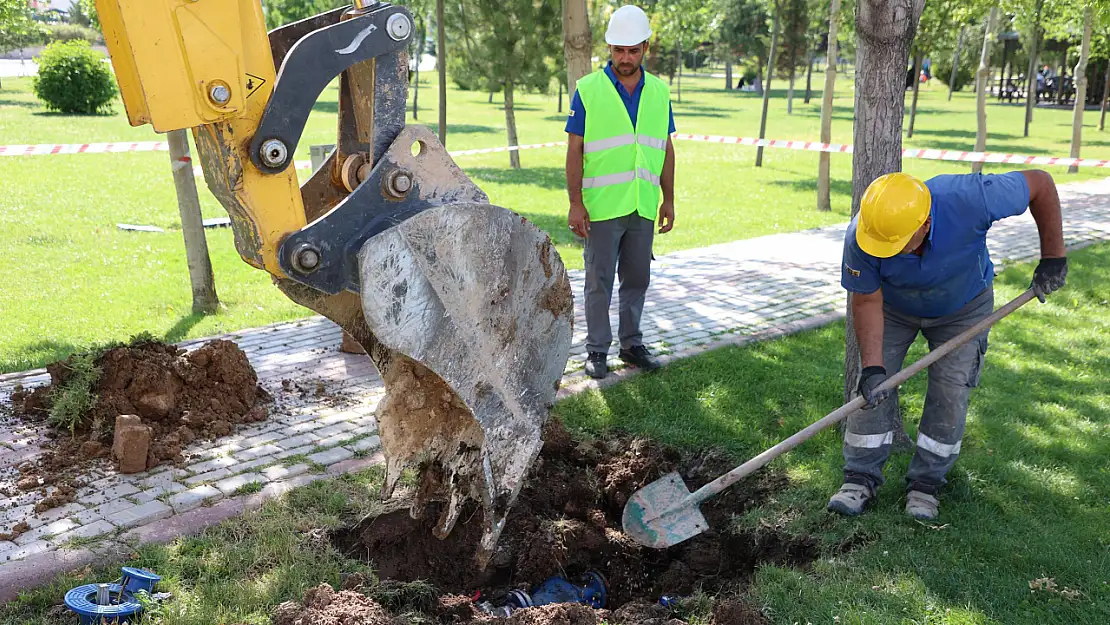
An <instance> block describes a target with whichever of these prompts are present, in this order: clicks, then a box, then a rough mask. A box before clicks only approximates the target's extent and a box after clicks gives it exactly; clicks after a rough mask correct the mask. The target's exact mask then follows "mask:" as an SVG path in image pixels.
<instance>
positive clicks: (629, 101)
mask: <svg viewBox="0 0 1110 625" xmlns="http://www.w3.org/2000/svg"><path fill="white" fill-rule="evenodd" d="M605 75H606V76H608V77H609V80H611V81H613V86H614V87H616V88H617V94H618V95H620V97H621V100H622V101H623V102H624V108H625V109H626V110H627V111H628V118H629V119H631V120H632V127H633V128H635V127H636V114H637V113H638V112H639V110H640V94H641V93H643V91H644V68H643V67H641V68H640V82H639V83H637V84H636V88H635V89H633V90H632V93H628V89H625V88H624V85H623V84H622V83H621V81H620V80H619V79H618V78H617V74H616V72H614V71H613V62H612V61H609V64H608V65H606V66H605ZM668 106H669V103H668ZM670 118H671V120H670V129H669V130H668V131H667V133H668V134H674V131H675V128H674V107H673V106H672V107H671V110H670ZM566 131H567V132H569V133H570V134H572V135H578V136H579V137H585V136H586V106H585V105H584V104H582V98H581V96H579V95H578V90H577V89H575V90H574V97H573V98H571V101H570V115H568V116H567V128H566Z"/></svg>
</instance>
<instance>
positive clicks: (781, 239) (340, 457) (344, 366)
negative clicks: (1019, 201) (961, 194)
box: [0, 178, 1110, 601]
mask: <svg viewBox="0 0 1110 625" xmlns="http://www.w3.org/2000/svg"><path fill="white" fill-rule="evenodd" d="M1061 200H1062V201H1063V204H1064V206H1065V217H1064V221H1065V237H1066V240H1067V244H1068V246H1069V248H1071V249H1076V248H1078V247H1082V246H1085V245H1088V244H1090V243H1094V242H1099V241H1107V240H1110V178H1108V179H1106V180H1102V181H1097V182H1087V183H1078V184H1073V185H1066V186H1063V187H1061ZM843 232H844V226H843V225H840V226H833V227H827V228H821V229H817V230H809V231H805V232H798V233H792V234H780V235H773V236H767V237H761V238H757V239H750V240H745V241H738V242H734V243H728V244H723V245H716V246H712V247H706V248H701V249H694V250H687V251H683V252H678V253H675V254H670V255H668V256H665V257H662V258H660V259H659V260H658V262H657V264H656V265H655V266H654V268H653V283H652V288H651V290H650V293H649V294H648V301H647V304H646V307H645V311H644V323H643V327H644V330H645V335H644V338H645V342H646V343H647V344H648V345H649V346H650V347H651V348H653V349H654V350H655V351H656V352H657V353H660V354H663V355H665V358H664V360H672V359H674V358H679V357H685V356H689V355H692V354H694V353H697V352H699V351H702V350H704V349H710V348H713V347H718V346H721V345H725V344H730V343H733V344H735V343H744V342H750V341H752V340H761V339H764V338H769V337H772V336H777V335H781V334H787V333H790V332H793V331H797V330H800V329H804V328H807V327H814V326H817V325H821V324H824V323H828V322H830V321H833V320H835V319H838V318H840V317H842V315H843V313H842V308H843V300H844V294H843V292H842V290H841V289H840V286H839V265H840V253H841V241H842V237H843ZM989 243H990V248H991V256H992V258H993V259H994V260H995V263H996V265H999V266H1000V267H1001V266H1003V265H1006V264H1009V263H1012V262H1014V261H1019V260H1028V259H1031V258H1034V257H1035V256H1036V254H1037V252H1038V249H1039V246H1038V239H1037V234H1036V228H1035V225H1034V223H1033V220H1032V218H1031V217H1029V216H1028V215H1024V216H1022V217H1020V218H1013V219H1009V220H1005V221H1003V222H1000V223H998V224H997V225H996V226H995V227H994V228H993V229H992V230H991V233H990V239H989ZM571 281H572V283H573V288H574V293H575V297H576V305H577V306H576V316H575V336H574V343H573V346H572V353H571V358H570V362H569V363H568V366H567V371H566V374H567V375H566V377H565V379H564V388H563V390H562V391H561V395H563V396H565V395H567V394H569V393H573V392H577V391H579V390H581V389H583V388H588V387H591V386H595V385H596V383H595V382H593V381H592V380H588V379H587V378H585V377H584V376H583V374H582V372H581V369H582V364H583V358H584V348H583V340H584V338H585V322H584V319H583V316H582V309H581V293H582V275H581V272H572V276H571ZM615 304H616V302H614V313H615V310H616V307H615ZM612 322H613V326H614V330H615V328H616V323H617V320H616V317H615V316H614V318H613V319H612ZM222 338H228V339H231V340H233V341H235V342H236V343H238V344H239V346H240V347H241V348H242V349H243V350H244V351H245V352H246V353H247V355H248V357H249V358H250V360H251V362H252V363H253V365H254V367H255V369H256V370H257V371H258V374H259V378H260V382H261V383H262V384H263V386H265V387H266V388H267V390H269V391H270V392H271V393H272V394H273V395H274V396H275V397H276V398H277V400H278V403H279V405H280V406H282V409H281V410H279V411H277V412H278V414H275V415H274V416H273V417H271V418H270V419H269V420H267V421H266V422H264V423H262V424H258V425H253V426H250V427H242V428H240V429H239V431H238V432H237V433H236V434H234V435H232V436H228V437H224V438H222V439H220V440H218V441H213V442H198V443H196V444H193V445H191V446H189V447H188V449H187V450H186V454H187V458H188V462H187V464H186V465H185V466H183V467H180V468H177V467H158V468H156V469H154V470H151V471H148V472H145V473H140V474H136V475H126V476H125V475H118V474H115V472H114V471H113V470H112V469H111V468H110V466H109V465H108V463H107V462H104V463H103V464H102V465H100V466H99V467H98V468H96V469H95V470H93V471H91V472H90V473H89V475H88V476H87V479H86V483H85V484H84V485H83V486H82V487H81V489H80V490H79V492H78V502H77V503H73V504H69V505H66V506H63V507H61V508H56V509H53V510H49V511H47V512H45V513H43V514H40V515H35V514H32V512H33V510H32V508H33V504H34V502H35V500H37V499H38V498H39V497H41V494H24V495H20V496H16V497H3V496H2V495H0V531H3V528H4V527H5V526H10V525H13V524H14V523H16V522H18V521H23V520H25V521H26V522H27V523H28V524H29V525H30V526H31V531H29V532H27V533H25V534H22V535H21V536H19V537H18V538H16V539H15V540H14V541H0V601H3V600H4V599H5V598H6V597H9V596H10V593H11V592H14V590H15V589H17V588H19V587H26V586H28V585H31V584H33V583H38V582H40V581H43V580H45V579H48V578H49V577H50V576H51V575H53V574H54V573H55V572H57V571H59V570H61V569H62V568H68V567H73V566H80V565H81V564H84V563H87V562H91V561H93V560H94V559H95V558H96V557H98V555H97V554H103V553H104V552H105V551H106V550H107V551H111V550H112V549H113V548H119V546H120V545H121V544H125V543H128V542H135V541H146V540H161V541H166V540H170V539H172V538H173V537H174V536H175V535H178V534H181V533H187V532H190V531H196V530H198V529H200V528H201V527H203V526H205V525H208V524H211V523H213V522H216V521H219V520H222V519H224V518H227V517H230V516H233V515H235V514H238V513H240V512H241V511H242V510H243V509H245V508H247V507H250V506H255V505H259V504H260V503H261V501H263V500H264V499H265V498H267V497H272V496H275V495H277V494H279V493H281V492H284V491H285V490H288V489H289V488H292V487H295V486H298V485H301V484H304V483H307V482H309V481H311V480H314V479H319V478H320V477H324V476H328V475H335V474H340V473H343V472H345V471H351V470H357V469H361V468H363V467H366V466H369V465H371V464H373V463H375V462H379V461H380V453H378V452H377V448H378V446H379V440H378V437H377V436H376V435H375V432H376V423H375V419H374V416H373V414H374V409H375V407H376V405H377V401H378V399H379V398H380V397H381V394H382V386H381V381H380V379H379V378H378V376H377V374H376V373H375V371H374V369H373V367H372V366H371V364H370V363H369V361H368V360H367V359H366V358H365V357H363V356H355V355H348V354H343V353H340V352H338V351H337V346H338V344H339V340H340V333H339V330H338V329H337V328H336V326H334V325H333V324H331V322H329V321H327V320H325V319H323V318H320V317H314V318H310V319H306V320H303V321H298V322H294V323H286V324H280V325H275V326H270V327H265V328H257V329H252V330H247V331H243V332H237V333H234V334H230V335H226V336H224V337H222ZM205 340H208V339H205ZM203 342H204V341H192V342H189V343H185V344H183V346H184V347H186V348H188V347H196V346H198V345H200V344H201V343H203ZM614 351H615V350H614ZM613 360H614V361H615V358H614V359H613ZM611 364H615V362H611ZM628 373H629V372H618V373H617V374H616V375H614V376H610V379H609V380H606V382H607V383H611V382H612V381H615V380H619V379H621V378H623V377H625V376H626V375H627V374H628ZM46 379H47V377H46V375H45V372H44V371H42V370H37V371H28V372H23V373H16V374H9V375H5V376H0V402H5V403H6V402H7V401H8V395H10V393H11V391H12V389H13V387H14V386H15V385H16V384H23V385H25V386H32V385H36V384H41V383H43V382H44V381H45V380H46ZM285 380H287V381H291V382H293V383H294V384H291V385H289V386H291V390H290V389H286V388H283V384H282V382H283V381H285ZM321 384H322V385H323V388H324V389H326V393H325V394H324V397H323V399H322V400H321V399H317V398H316V397H315V393H314V392H312V391H313V390H314V389H316V388H317V386H318V385H321ZM298 387H299V388H301V389H308V391H309V392H307V393H305V392H301V391H298ZM44 440H45V438H44V436H43V432H41V431H37V430H35V429H32V428H27V427H25V426H22V425H20V424H16V423H9V424H0V486H5V485H10V484H11V483H12V482H13V479H14V477H15V476H16V475H17V471H16V468H15V467H16V466H17V465H18V464H19V463H21V462H23V461H25V460H28V459H31V458H33V457H35V456H36V455H37V454H38V452H39V447H38V446H39V444H40V443H42V442H43V441H44ZM252 483H256V484H258V485H259V486H262V490H261V492H256V493H253V494H250V495H244V494H242V493H244V492H246V491H245V490H244V489H243V487H244V486H250V485H252ZM246 490H257V487H254V488H248V489H246ZM5 588H7V589H9V590H4V589H5Z"/></svg>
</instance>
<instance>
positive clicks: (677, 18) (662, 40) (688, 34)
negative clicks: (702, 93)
mask: <svg viewBox="0 0 1110 625" xmlns="http://www.w3.org/2000/svg"><path fill="white" fill-rule="evenodd" d="M650 17H651V30H652V32H653V33H654V36H655V39H656V42H657V45H659V46H660V47H661V49H663V50H674V53H675V69H676V70H677V72H678V88H677V89H676V90H675V100H676V101H678V102H682V66H683V62H682V51H683V50H685V49H688V48H689V47H690V46H693V45H694V44H697V43H700V42H702V41H703V40H704V39H705V38H706V37H707V36H708V34H709V32H710V29H711V27H712V26H713V25H714V24H715V23H717V22H719V19H718V18H719V15H718V13H717V12H716V11H715V10H714V7H713V5H712V4H709V3H706V2H704V1H703V0H659V1H658V2H657V3H656V4H655V5H654V7H652V10H651V15H650Z"/></svg>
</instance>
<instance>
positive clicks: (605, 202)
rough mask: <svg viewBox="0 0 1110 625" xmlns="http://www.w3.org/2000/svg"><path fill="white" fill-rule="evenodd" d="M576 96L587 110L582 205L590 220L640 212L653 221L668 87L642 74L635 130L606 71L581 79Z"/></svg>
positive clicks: (664, 146)
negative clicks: (642, 82)
mask: <svg viewBox="0 0 1110 625" xmlns="http://www.w3.org/2000/svg"><path fill="white" fill-rule="evenodd" d="M578 96H579V97H580V98H582V104H583V106H584V107H585V109H586V135H585V137H584V138H583V141H584V143H585V146H584V150H583V152H584V162H583V166H582V203H583V204H585V205H586V211H587V212H588V213H589V215H590V220H591V221H605V220H607V219H616V218H617V217H624V216H625V215H630V214H632V213H639V214H640V215H641V216H642V217H644V218H645V219H650V220H652V221H654V220H655V217H656V215H657V214H658V212H659V201H660V195H661V193H660V187H659V180H660V176H662V174H663V161H664V159H665V158H666V155H667V134H668V133H667V131H668V130H669V129H670V110H671V93H670V89H668V88H667V84H666V83H665V82H663V81H662V80H660V79H658V78H656V77H655V76H652V75H651V74H649V73H647V72H644V86H643V91H642V92H641V93H640V107H639V109H637V113H636V126H635V128H634V127H633V126H632V120H631V119H630V118H629V116H628V110H627V109H626V108H625V106H624V102H623V101H622V100H621V97H620V95H619V94H618V93H617V90H616V88H615V86H614V85H613V82H612V80H610V79H609V77H608V76H607V75H606V74H605V72H604V71H596V72H593V73H592V74H590V75H588V76H586V77H584V78H582V79H581V80H579V81H578Z"/></svg>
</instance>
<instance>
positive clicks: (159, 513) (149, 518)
mask: <svg viewBox="0 0 1110 625" xmlns="http://www.w3.org/2000/svg"><path fill="white" fill-rule="evenodd" d="M172 514H173V509H172V508H170V507H169V506H167V505H166V504H164V503H162V502H161V501H148V502H146V503H144V504H141V505H138V506H133V507H131V508H130V509H128V510H123V511H120V512H117V513H115V514H111V515H108V516H107V517H106V518H107V519H108V521H109V522H111V523H112V524H113V525H115V526H117V527H135V526H137V525H145V524H147V523H151V522H153V521H157V520H159V519H164V518H166V517H168V516H170V515H172Z"/></svg>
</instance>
